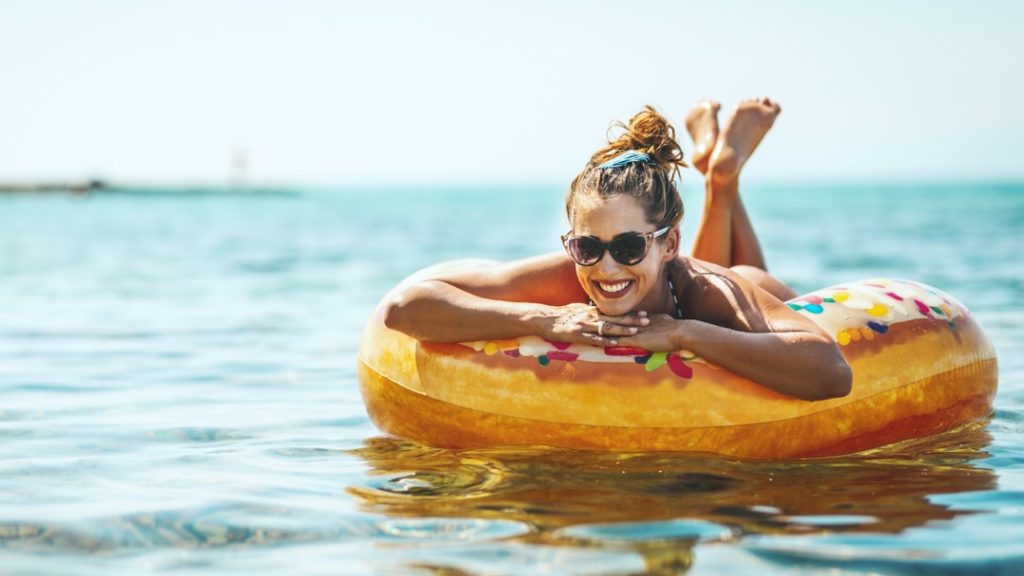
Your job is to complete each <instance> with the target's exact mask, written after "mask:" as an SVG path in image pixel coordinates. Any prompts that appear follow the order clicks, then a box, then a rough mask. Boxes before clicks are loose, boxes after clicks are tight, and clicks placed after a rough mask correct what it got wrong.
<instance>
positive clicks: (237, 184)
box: [231, 146, 249, 192]
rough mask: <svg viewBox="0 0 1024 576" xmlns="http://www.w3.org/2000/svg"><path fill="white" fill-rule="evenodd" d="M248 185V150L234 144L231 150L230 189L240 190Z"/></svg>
mask: <svg viewBox="0 0 1024 576" xmlns="http://www.w3.org/2000/svg"><path fill="white" fill-rule="evenodd" d="M248 185H249V151H248V150H246V148H245V147H244V146H236V147H235V149H234V150H233V151H232V152H231V189H232V190H235V191H238V192H242V191H245V190H247V189H248Z"/></svg>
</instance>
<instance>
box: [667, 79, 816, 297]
mask: <svg viewBox="0 0 1024 576" xmlns="http://www.w3.org/2000/svg"><path fill="white" fill-rule="evenodd" d="M717 112H718V103H717V102H709V101H703V102H701V103H699V104H698V105H697V106H696V107H695V108H694V109H693V110H691V112H690V114H688V115H687V118H686V128H687V130H688V131H689V132H690V136H691V137H692V138H693V140H694V144H695V151H694V166H696V167H697V169H698V170H700V171H701V173H703V174H704V175H705V183H704V185H705V203H704V213H703V215H702V217H701V222H700V224H699V225H698V228H697V237H696V238H695V239H694V245H693V251H692V255H693V256H694V257H695V258H699V259H701V260H706V261H709V262H714V263H715V264H719V265H721V266H727V267H730V268H732V269H733V270H734V271H735V272H737V273H739V274H741V275H743V276H744V277H746V278H747V279H749V280H751V281H753V282H755V283H757V284H758V285H760V286H761V287H762V288H764V289H766V290H768V291H769V292H771V293H772V294H774V295H775V296H777V297H779V298H780V299H783V300H787V299H789V298H792V297H794V296H796V293H795V292H793V290H792V289H790V288H789V287H788V286H786V285H785V284H784V283H782V282H781V281H779V280H778V279H776V278H775V277H773V276H771V275H770V274H768V272H767V265H766V264H765V259H764V253H763V252H762V250H761V243H760V242H759V241H758V239H757V234H756V233H755V232H754V227H753V225H752V224H751V223H750V218H749V216H748V215H747V210H746V207H745V206H744V205H743V199H742V198H741V197H740V194H739V176H740V171H741V169H742V168H743V165H744V164H745V163H746V161H747V160H748V159H749V158H750V155H751V154H753V152H754V150H755V149H756V148H757V145H758V144H760V142H761V139H762V138H764V135H765V134H766V133H767V132H768V130H769V129H770V128H771V127H772V124H773V123H774V122H775V117H776V116H778V114H779V112H780V108H779V105H778V104H776V103H774V102H772V101H771V100H769V99H767V98H763V99H761V100H747V101H744V102H741V103H740V104H739V105H738V106H737V107H736V110H735V111H733V114H732V116H731V117H730V118H729V120H728V121H727V122H726V125H725V129H724V130H723V131H722V133H721V134H720V135H719V134H718V119H717ZM709 141H713V142H714V145H713V147H712V146H709V144H708V142H709Z"/></svg>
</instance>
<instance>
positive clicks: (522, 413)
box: [360, 98, 995, 457]
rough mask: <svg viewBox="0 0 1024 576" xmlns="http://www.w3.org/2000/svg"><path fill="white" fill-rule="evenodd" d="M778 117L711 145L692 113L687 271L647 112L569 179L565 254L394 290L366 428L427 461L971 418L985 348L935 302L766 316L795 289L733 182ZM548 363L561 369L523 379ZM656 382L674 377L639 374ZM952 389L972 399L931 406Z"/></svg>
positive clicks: (668, 169) (957, 316) (745, 451)
mask: <svg viewBox="0 0 1024 576" xmlns="http://www.w3.org/2000/svg"><path fill="white" fill-rule="evenodd" d="M779 111H780V108H779V106H778V105H777V104H776V103H774V102H772V101H771V100H769V99H767V98H765V99H761V100H749V101H745V102H743V103H741V104H740V105H739V106H737V108H736V110H735V111H734V112H733V114H732V116H731V117H730V119H729V121H728V123H727V124H726V126H725V127H724V129H722V131H721V133H719V129H718V122H717V112H718V105H717V103H714V102H707V101H705V102H702V103H700V104H698V106H697V107H695V108H694V109H693V110H692V111H691V112H690V114H689V116H688V117H687V129H688V131H689V133H690V135H691V137H692V138H693V140H694V143H695V146H696V154H695V157H694V165H695V166H696V168H697V169H698V170H699V171H700V172H701V173H703V174H705V176H706V179H705V182H706V205H705V208H704V213H703V218H702V220H701V223H700V225H699V228H698V234H697V238H696V239H695V242H694V249H693V254H692V255H691V256H689V257H687V256H683V255H681V254H679V242H680V236H679V223H680V221H681V219H682V217H683V203H682V200H681V198H680V196H679V193H678V191H677V189H676V185H675V181H676V177H677V175H678V170H679V168H680V167H681V166H685V164H684V163H683V159H682V158H683V156H682V151H681V149H680V148H679V145H678V144H677V142H676V139H675V131H674V129H673V127H672V126H671V125H670V124H669V123H668V121H667V120H665V118H664V117H662V116H661V115H660V114H658V113H657V112H656V111H655V110H654V109H653V108H650V107H648V108H646V109H644V110H643V111H641V112H640V113H639V114H637V115H636V116H634V117H633V118H632V119H631V120H630V122H629V124H628V125H620V126H621V128H622V134H621V136H619V137H618V138H616V139H615V140H613V141H611V142H610V143H609V144H608V146H606V147H604V148H602V149H601V150H599V151H597V152H596V153H595V154H594V155H593V156H592V157H591V159H590V160H589V162H588V163H587V164H586V166H585V167H584V168H583V170H582V172H580V174H579V175H578V176H577V177H576V178H575V179H574V180H573V182H572V184H571V186H570V188H569V192H568V194H567V197H566V215H567V217H568V220H569V223H570V226H571V230H570V231H569V232H568V233H566V234H565V235H564V236H563V237H562V242H563V244H564V247H565V252H564V253H559V254H551V255H546V256H538V257H535V258H529V259H526V260H521V261H517V262H510V263H506V264H496V265H486V266H484V265H450V266H441V267H438V268H434V269H431V270H428V271H426V272H424V273H421V274H419V275H416V276H414V277H413V278H411V279H410V280H408V281H406V282H404V283H403V284H402V285H400V286H399V287H398V288H396V289H395V290H394V291H393V292H392V293H391V294H389V295H388V296H387V297H386V298H385V301H384V302H383V303H382V305H381V307H380V308H379V310H378V314H377V315H376V316H375V319H374V320H373V321H371V324H370V327H369V328H368V329H367V333H366V334H365V335H364V340H363V346H362V348H361V351H360V375H361V380H362V383H363V391H364V396H365V398H366V400H367V405H368V409H369V412H370V414H371V416H373V417H374V419H375V420H376V421H377V422H378V424H379V425H381V426H382V427H383V428H384V429H386V430H388V431H392V432H395V433H397V434H400V435H405V436H408V437H410V438H413V439H417V440H421V441H424V442H427V443H430V444H433V445H439V446H481V445H484V446H487V445H497V444H549V445H555V446H569V447H595V448H614V449H645V450H695V451H711V452H722V453H729V454H735V455H741V456H752V457H773V456H805V455H824V454H836V453H842V452H845V451H850V450H855V449H861V448H866V447H871V446H877V445H880V444H883V443H887V442H891V441H895V440H899V439H903V438H908V437H911V436H915V435H920V434H926V433H931V432H936V431H939V430H944V429H947V428H949V427H951V426H954V425H957V424H960V423H963V422H967V421H970V420H971V419H974V418H978V417H980V416H983V415H985V414H987V413H988V410H989V408H990V406H991V399H992V395H993V394H994V390H995V358H994V353H993V352H992V348H991V345H990V344H989V343H988V340H987V339H986V338H985V337H984V334H983V333H981V331H980V329H979V328H978V327H977V326H976V325H975V324H974V323H973V322H972V321H971V320H970V317H969V314H968V313H967V312H966V309H964V308H963V307H962V306H961V305H960V304H959V303H956V301H955V300H953V299H952V298H950V297H948V296H945V295H942V294H941V293H940V292H938V291H936V290H934V289H932V288H929V287H926V286H922V285H918V284H914V283H899V282H894V281H888V280H886V281H874V282H862V283H854V284H850V285H849V286H841V287H834V288H830V289H827V290H826V291H823V292H822V293H821V294H818V293H814V294H810V295H807V296H804V297H801V298H796V299H792V300H790V301H789V302H788V303H787V302H783V299H789V298H792V297H793V296H795V294H794V293H793V292H792V290H790V289H789V288H788V287H787V286H786V285H785V284H783V283H782V282H781V281H779V280H778V279H776V278H774V277H772V276H771V275H770V274H768V272H767V271H766V267H765V263H764V257H763V255H762V253H761V249H760V246H759V243H758V240H757V237H756V235H755V234H754V230H753V226H752V225H751V224H750V221H749V219H748V217H747V214H746V211H745V209H744V207H743V203H742V201H741V199H740V196H739V175H740V172H741V170H742V167H743V165H744V164H745V162H746V161H747V159H749V157H750V155H751V154H752V153H753V152H754V150H755V149H756V147H757V146H758V144H759V143H760V141H761V139H762V138H763V137H764V135H765V134H766V133H767V132H768V130H769V129H770V128H771V126H772V124H773V123H774V121H775V118H776V116H777V115H778V114H779ZM908 302H913V303H914V307H916V311H917V312H916V315H915V314H912V313H913V312H914V310H915V308H914V307H908V304H907V303H908ZM864 303H867V304H868V305H867V306H863V304H864ZM826 304H830V306H828V307H827V309H826ZM836 305H838V307H837V306H836ZM840 308H842V310H840ZM936 310H937V311H938V312H936ZM852 311H855V312H852ZM947 324H948V326H947ZM890 326H892V328H893V329H892V330H891V331H890V329H889V328H890ZM949 330H952V332H951V333H950V332H949ZM886 333H888V335H887V340H886V342H888V343H899V344H908V343H916V344H914V346H917V348H916V349H914V350H913V353H914V354H915V355H916V358H917V359H918V360H917V361H914V362H911V363H909V364H908V363H906V361H905V357H904V354H905V352H906V350H907V349H908V348H899V347H896V348H891V349H890V348H886V347H885V346H882V345H881V344H880V342H878V341H875V335H876V334H886ZM951 335H952V336H951ZM460 343H462V344H460ZM841 346H843V347H845V351H844V352H845V353H844V352H841V351H840V347H841ZM911 348H913V347H911ZM474 351H475V352H474ZM479 352H483V353H484V354H483V357H480V354H479ZM498 352H501V353H502V354H500V355H499V354H498ZM530 358H535V359H536V362H529V359H530ZM553 360H554V361H559V362H563V363H565V364H564V366H561V367H560V368H558V369H552V370H542V369H541V368H543V367H546V366H548V365H549V364H551V362H552V361H553ZM524 361H526V362H527V364H524V363H523V362H524ZM854 362H857V363H858V365H860V366H862V368H860V369H859V370H860V371H859V373H858V380H857V387H856V388H855V389H854V393H853V394H852V395H851V394H850V393H851V388H852V385H853V384H852V383H853V381H854V375H853V371H852V370H851V364H853V363H854ZM921 362H923V363H921ZM623 364H625V366H623ZM636 364H642V365H643V371H642V372H637V371H636V368H638V367H637V366H636ZM538 366H539V367H540V368H538ZM662 366H666V367H667V370H668V372H670V373H671V374H672V375H674V376H669V374H668V373H667V372H666V371H665V370H661V371H660V372H657V373H655V372H656V371H658V369H659V368H661V367H662ZM879 367H882V368H883V369H884V370H889V373H888V374H886V373H885V372H884V370H883V372H882V373H881V375H882V376H883V377H881V378H879V374H880V373H879V372H878V369H879ZM651 373H655V374H651ZM964 376H968V377H970V379H971V382H972V383H971V385H969V386H961V387H960V388H959V389H958V390H957V391H956V392H955V393H950V391H949V390H946V389H945V388H946V386H947V385H948V384H949V383H950V382H951V381H952V380H954V379H956V378H960V377H964ZM680 380H681V381H680ZM844 397H845V398H844ZM805 401H823V402H805ZM823 431H827V432H823Z"/></svg>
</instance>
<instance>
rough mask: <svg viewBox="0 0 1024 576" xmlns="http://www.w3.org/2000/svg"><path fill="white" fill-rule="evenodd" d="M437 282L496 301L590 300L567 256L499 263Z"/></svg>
mask: <svg viewBox="0 0 1024 576" xmlns="http://www.w3.org/2000/svg"><path fill="white" fill-rule="evenodd" d="M434 279H435V280H441V281H443V282H447V283H449V284H452V285H454V286H456V287H458V288H461V289H463V290H466V291H468V292H470V293H473V294H476V295H478V296H483V297H485V298H493V299H496V300H506V301H512V302H538V303H541V304H552V305H562V304H568V303H570V302H580V301H584V300H585V299H586V294H585V293H584V292H583V289H582V288H581V287H580V285H579V281H578V280H577V279H576V268H575V266H574V265H573V263H572V260H570V259H569V257H568V256H567V255H566V254H565V253H564V252H552V253H550V254H543V255H540V256H533V257H529V258H522V259H519V260H512V261H509V262H499V263H495V264H491V265H487V266H481V267H479V268H474V269H472V270H464V271H459V272H453V273H449V274H443V275H440V276H437V277H435V278H434ZM581 298H582V300H581Z"/></svg>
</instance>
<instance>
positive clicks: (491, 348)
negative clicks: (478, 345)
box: [484, 342, 498, 356]
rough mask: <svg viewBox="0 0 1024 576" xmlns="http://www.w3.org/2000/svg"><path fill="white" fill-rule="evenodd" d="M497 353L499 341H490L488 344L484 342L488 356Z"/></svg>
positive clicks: (485, 352)
mask: <svg viewBox="0 0 1024 576" xmlns="http://www.w3.org/2000/svg"><path fill="white" fill-rule="evenodd" d="M497 353H498V343H497V342H488V343H487V344H484V354H487V355H488V356H494V355H495V354H497Z"/></svg>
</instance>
